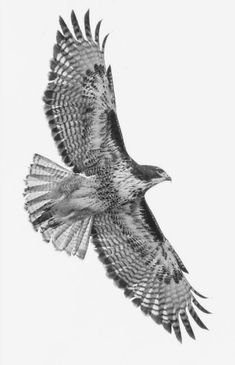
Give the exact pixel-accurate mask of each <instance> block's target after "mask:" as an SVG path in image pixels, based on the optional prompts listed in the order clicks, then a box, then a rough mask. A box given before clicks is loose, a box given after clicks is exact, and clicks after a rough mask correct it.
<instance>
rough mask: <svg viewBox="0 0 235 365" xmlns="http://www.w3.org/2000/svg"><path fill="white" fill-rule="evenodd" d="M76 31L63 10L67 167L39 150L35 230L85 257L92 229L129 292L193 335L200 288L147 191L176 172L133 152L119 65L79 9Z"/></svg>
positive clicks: (55, 115)
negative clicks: (117, 80) (110, 60)
mask: <svg viewBox="0 0 235 365" xmlns="http://www.w3.org/2000/svg"><path fill="white" fill-rule="evenodd" d="M71 20H72V26H73V33H72V32H71V31H70V30H69V28H68V27H67V25H66V24H65V22H64V21H63V19H62V18H60V25H61V28H62V33H61V32H57V42H56V45H55V46H54V53H53V59H52V61H51V64H50V68H51V71H50V74H49V83H48V86H47V89H46V91H45V94H44V102H45V112H46V116H47V118H48V121H49V126H50V128H51V132H52V136H53V138H54V140H55V142H56V145H57V147H58V150H59V153H60V155H61V156H62V158H63V161H64V163H65V164H66V165H67V166H69V167H70V168H71V169H70V170H68V169H65V168H64V167H61V166H59V165H57V164H56V163H54V162H52V161H50V160H49V159H47V158H45V157H42V156H40V155H35V156H34V159H33V163H32V164H31V166H30V172H29V175H28V176H27V178H26V185H27V187H26V189H25V197H26V209H27V211H28V214H29V218H30V221H31V222H32V224H33V226H34V228H35V229H36V230H40V232H41V233H42V236H43V238H44V240H46V241H47V242H52V243H53V245H54V246H55V248H56V249H58V250H64V251H66V252H67V253H68V254H70V255H77V256H78V257H80V258H84V257H85V254H86V251H87V247H88V243H89V240H90V238H91V239H92V241H93V242H94V245H95V247H96V250H97V252H98V254H99V258H100V259H101V261H102V262H103V263H104V264H105V266H106V269H107V273H108V276H110V277H111V278H113V279H114V281H115V282H116V283H117V285H118V286H119V287H121V288H123V289H124V292H125V295H126V296H128V297H129V298H131V300H132V302H133V303H135V304H136V305H137V306H139V307H140V308H141V310H142V311H143V312H144V313H146V314H148V315H150V316H151V317H152V318H153V319H154V320H155V321H156V322H157V323H159V324H162V325H163V327H164V328H165V329H166V330H167V331H169V332H171V329H172V327H173V330H174V332H175V334H176V337H177V338H178V340H180V341H181V331H180V320H181V321H182V323H183V325H184V326H185V328H186V331H187V332H188V334H189V335H190V336H191V337H193V338H194V333H193V330H192V327H191V325H190V322H189V318H188V314H187V312H189V314H190V315H191V316H192V318H193V319H194V320H195V321H196V322H197V324H198V325H199V326H200V327H201V328H206V326H205V325H204V324H203V323H202V321H201V320H200V318H199V317H198V315H197V313H196V311H195V306H196V307H197V308H198V309H200V310H201V311H203V312H205V313H208V312H207V311H206V310H205V309H204V308H203V307H202V306H201V305H200V304H199V303H198V301H197V300H196V298H195V297H194V294H196V295H199V296H201V297H202V295H200V294H199V293H197V292H196V291H195V290H194V289H193V288H192V286H191V285H190V284H189V282H188V280H187V279H186V277H185V275H184V273H187V270H186V268H185V266H184V264H183V263H182V261H181V259H180V258H179V256H178V255H177V253H176V252H175V250H174V248H173V247H172V246H171V244H170V243H169V242H168V240H167V239H166V238H165V236H164V235H163V233H162V231H161V229H160V228H159V226H158V224H157V222H156V220H155V218H154V216H153V214H152V212H151V211H150V209H149V207H148V205H147V203H146V201H145V197H144V195H145V192H146V191H147V190H148V189H149V188H150V187H152V186H153V185H156V184H158V183H160V182H162V181H165V180H170V177H169V176H168V175H167V173H166V172H165V171H164V170H162V169H160V168H159V167H154V166H145V165H139V164H137V163H136V162H135V161H134V160H133V159H132V158H131V157H130V156H129V155H128V153H127V151H126V148H125V145H124V142H123V137H122V134H121V130H120V127H119V123H118V119H117V114H116V103H115V95H114V87H113V79H112V73H111V68H110V66H109V67H108V68H107V69H106V66H105V61H104V47H105V42H106V39H107V36H106V37H105V38H104V40H103V42H102V45H100V43H99V30H100V24H101V22H99V23H98V24H97V26H96V29H95V34H94V37H93V36H92V32H91V28H90V20H89V12H87V13H86V15H85V36H86V37H84V35H83V34H82V31H81V29H80V26H79V24H78V21H77V18H76V16H75V14H74V12H72V14H71Z"/></svg>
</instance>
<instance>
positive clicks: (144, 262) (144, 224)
mask: <svg viewBox="0 0 235 365" xmlns="http://www.w3.org/2000/svg"><path fill="white" fill-rule="evenodd" d="M92 237H93V241H94V243H95V245H96V249H97V251H98V253H99V257H100V259H101V260H102V261H103V263H104V264H105V265H106V268H107V273H108V276H110V277H112V278H113V279H114V280H115V282H116V283H117V285H118V286H119V287H121V288H124V289H125V294H126V295H127V296H128V297H130V298H131V299H132V301H133V302H134V303H135V304H136V305H137V306H140V308H141V309H142V311H143V312H144V313H146V314H149V315H150V316H151V317H152V318H153V319H154V320H155V321H156V322H157V323H159V324H162V325H163V327H164V328H165V329H166V330H167V331H169V332H171V328H172V327H173V329H174V332H175V334H176V337H177V339H178V340H179V341H181V339H182V338H181V330H180V322H179V319H181V321H182V323H183V324H184V327H185V329H186V331H187V332H188V334H189V335H190V336H191V337H192V338H195V336H194V333H193V330H192V327H191V324H190V322H189V318H188V314H187V311H188V312H189V314H190V315H191V316H192V318H193V319H194V320H195V321H196V323H197V324H198V325H199V326H200V327H201V328H205V329H206V326H205V325H204V324H203V322H202V321H201V320H200V318H199V317H198V315H197V313H196V311H195V309H194V306H196V307H197V308H199V309H200V310H201V311H203V312H205V313H209V312H208V311H206V310H205V309H204V308H203V307H202V306H201V305H200V304H199V303H198V301H197V300H196V298H195V297H194V295H193V294H197V295H199V296H201V297H203V296H202V295H201V294H199V293H197V292H196V291H195V290H194V289H193V288H192V287H191V285H190V284H189V283H188V281H187V280H186V278H185V276H184V274H183V272H187V270H186V268H185V266H184V265H183V263H182V261H181V260H180V258H179V256H178V255H177V253H176V252H175V250H174V249H173V247H172V246H171V245H170V243H169V242H168V241H167V239H166V238H165V237H164V236H163V234H162V232H161V230H160V228H159V226H158V224H157V222H156V220H155V218H154V217H153V215H152V213H151V211H150V209H149V208H148V205H147V203H146V201H145V199H144V198H142V199H141V200H139V201H136V202H132V203H129V204H127V205H125V206H122V208H121V209H120V210H116V211H115V210H113V211H110V212H108V213H104V214H103V215H99V216H95V217H94V226H93V230H92ZM193 305H194V306H193Z"/></svg>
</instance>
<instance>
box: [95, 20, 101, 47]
mask: <svg viewBox="0 0 235 365" xmlns="http://www.w3.org/2000/svg"><path fill="white" fill-rule="evenodd" d="M101 23H102V19H101V20H100V21H99V22H98V23H97V25H96V28H95V42H96V43H97V44H98V45H99V43H100V40H99V34H100V26H101Z"/></svg>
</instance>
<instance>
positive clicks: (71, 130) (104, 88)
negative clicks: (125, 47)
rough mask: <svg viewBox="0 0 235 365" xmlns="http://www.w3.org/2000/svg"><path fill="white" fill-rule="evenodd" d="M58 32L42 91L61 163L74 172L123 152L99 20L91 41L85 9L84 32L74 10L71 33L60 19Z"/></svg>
mask: <svg viewBox="0 0 235 365" xmlns="http://www.w3.org/2000/svg"><path fill="white" fill-rule="evenodd" d="M59 22H60V26H61V30H62V33H61V32H57V37H56V39H57V43H56V45H55V46H54V49H53V59H52V61H51V64H50V68H51V71H50V74H49V84H48V87H47V89H46V91H45V93H44V102H45V113H46V116H47V118H48V121H49V126H50V128H51V131H52V136H53V138H54V140H55V142H56V145H57V147H58V149H59V152H60V154H61V156H62V158H63V160H64V162H65V163H66V164H67V165H69V166H71V167H72V168H73V169H74V171H75V172H80V171H84V172H86V173H87V174H89V169H90V168H91V167H92V168H93V169H94V166H97V165H99V166H102V165H105V164H106V162H107V161H110V160H112V161H113V160H116V159H119V158H123V154H125V155H127V152H126V149H125V146H124V142H123V138H122V134H121V130H120V127H119V123H118V119H117V115H116V104H115V96H114V87H113V80H112V74H111V69H110V68H109V69H108V70H107V71H106V67H105V61H104V52H103V51H104V45H105V42H106V39H107V37H105V39H104V41H103V46H102V50H100V48H99V29H100V24H101V22H99V23H98V24H97V26H96V30H95V41H93V38H92V33H91V27H90V16H89V11H88V12H86V14H85V17H84V26H85V35H86V39H85V38H84V36H83V33H82V31H81V29H80V26H79V24H78V20H77V18H76V15H75V13H74V12H73V11H72V13H71V22H72V26H73V32H74V35H73V34H72V32H71V31H70V30H69V27H68V26H67V24H66V23H65V21H64V20H63V19H62V18H61V17H60V18H59Z"/></svg>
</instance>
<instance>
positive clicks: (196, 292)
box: [191, 288, 208, 299]
mask: <svg viewBox="0 0 235 365" xmlns="http://www.w3.org/2000/svg"><path fill="white" fill-rule="evenodd" d="M191 289H192V291H193V292H194V293H195V294H196V295H197V296H198V297H200V298H203V299H208V297H205V296H204V295H202V294H200V293H198V291H196V290H195V289H193V288H191Z"/></svg>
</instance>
